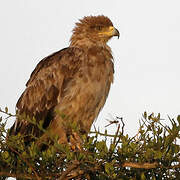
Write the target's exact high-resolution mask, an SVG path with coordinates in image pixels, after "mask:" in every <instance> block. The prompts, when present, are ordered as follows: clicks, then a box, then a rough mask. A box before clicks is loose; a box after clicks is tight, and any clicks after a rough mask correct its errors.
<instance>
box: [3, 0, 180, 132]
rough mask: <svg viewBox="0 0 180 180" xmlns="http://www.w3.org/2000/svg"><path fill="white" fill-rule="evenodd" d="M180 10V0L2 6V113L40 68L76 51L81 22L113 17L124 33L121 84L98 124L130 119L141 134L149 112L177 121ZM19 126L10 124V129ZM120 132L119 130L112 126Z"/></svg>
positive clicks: (116, 47)
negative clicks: (73, 44)
mask: <svg viewBox="0 0 180 180" xmlns="http://www.w3.org/2000/svg"><path fill="white" fill-rule="evenodd" d="M179 7H180V4H179V1H178V0H174V1H170V0H169V1H167V0H159V1H158V0H156V1H155V0H151V1H145V0H136V1H134V0H129V1H125V0H124V1H122V0H111V1H105V0H89V1H85V0H75V1H68V0H53V1H52V0H51V1H50V0H38V1H37V0H16V1H12V0H11V1H10V0H6V1H3V0H1V1H0V107H1V108H4V107H5V106H7V107H8V108H9V111H10V112H15V104H16V102H17V100H18V98H19V97H20V95H21V93H22V92H23V91H24V89H25V83H26V82H27V80H28V79H29V76H30V73H31V72H32V71H33V69H34V68H35V66H36V64H37V63H38V62H39V61H40V60H41V59H42V58H43V57H45V56H47V55H49V54H51V53H53V52H55V51H58V50H60V49H62V48H64V47H67V46H69V39H70V36H71V34H72V33H71V30H72V29H73V27H74V24H75V22H77V21H78V19H80V18H82V17H84V16H88V15H102V14H103V15H106V16H108V17H109V18H110V19H111V20H112V22H113V24H114V26H115V27H116V28H117V29H118V30H119V31H120V33H121V37H120V39H119V40H118V39H117V38H113V39H112V40H111V41H110V42H109V46H110V47H111V48H112V52H113V56H114V62H115V81H114V84H113V86H112V87H111V91H110V94H109V97H108V100H107V102H106V105H105V107H104V108H103V110H102V112H101V114H100V116H99V118H98V120H97V122H96V127H100V128H101V129H104V126H105V125H107V124H108V122H107V121H106V120H105V119H106V118H109V119H110V118H111V116H110V115H109V114H111V115H112V116H120V117H123V118H124V121H125V124H126V129H127V132H128V133H130V134H132V135H133V134H134V133H136V132H137V127H138V120H139V118H140V117H141V114H142V113H143V112H144V111H147V112H149V113H151V112H155V113H158V112H160V113H161V114H162V117H163V118H166V117H167V114H169V115H170V116H171V117H174V118H175V117H177V115H178V114H179V110H180V108H179V103H180V98H179V97H180V95H179V93H180V82H179V80H180V70H179V69H180V10H179ZM11 124H12V122H9V126H10V125H11ZM110 129H111V131H115V129H116V126H115V125H114V126H111V128H110Z"/></svg>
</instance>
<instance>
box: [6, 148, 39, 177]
mask: <svg viewBox="0 0 180 180" xmlns="http://www.w3.org/2000/svg"><path fill="white" fill-rule="evenodd" d="M9 148H10V149H11V151H13V152H15V153H16V154H18V156H19V157H20V158H21V159H22V160H23V161H24V162H25V163H26V164H27V165H28V166H29V167H30V168H31V170H32V171H33V172H34V174H35V176H36V179H37V180H41V178H40V177H39V176H38V174H37V173H36V171H35V170H34V168H33V167H32V166H31V164H30V163H29V162H28V161H27V160H26V159H24V158H23V157H22V156H21V154H20V153H19V152H18V151H16V150H15V149H13V148H12V147H10V146H9Z"/></svg>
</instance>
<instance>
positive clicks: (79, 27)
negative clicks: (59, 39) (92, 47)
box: [71, 15, 120, 45]
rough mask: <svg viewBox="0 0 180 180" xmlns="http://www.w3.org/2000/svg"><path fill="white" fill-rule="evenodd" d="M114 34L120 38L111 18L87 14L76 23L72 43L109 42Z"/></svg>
mask: <svg viewBox="0 0 180 180" xmlns="http://www.w3.org/2000/svg"><path fill="white" fill-rule="evenodd" d="M113 36H117V37H118V38H119V36H120V33H119V31H118V30H117V29H116V28H115V27H114V26H113V23H112V22H111V20H110V19H109V18H108V17H106V16H103V15H100V16H86V17H84V18H83V19H80V20H79V22H78V23H76V26H75V28H74V29H73V35H72V37H71V45H77V44H78V43H80V44H81V43H83V42H85V41H86V42H87V41H89V42H93V43H101V44H102V43H105V44H106V43H107V41H108V40H109V39H111V38H112V37H113Z"/></svg>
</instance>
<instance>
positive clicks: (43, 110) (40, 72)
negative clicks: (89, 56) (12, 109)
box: [11, 48, 82, 134]
mask: <svg viewBox="0 0 180 180" xmlns="http://www.w3.org/2000/svg"><path fill="white" fill-rule="evenodd" d="M79 52H80V50H79V49H77V48H65V49H63V50H61V51H58V52H56V53H54V54H52V55H50V56H48V57H46V58H44V59H43V60H41V61H40V62H39V64H38V65H37V66H36V68H35V70H34V71H33V72H32V74H31V76H30V79H29V80H28V82H27V84H26V86H27V87H26V89H25V91H24V93H23V94H22V95H21V97H20V98H19V100H18V102H17V105H16V106H17V110H18V114H23V113H24V114H26V115H28V116H30V118H32V117H35V118H36V120H37V121H40V120H43V127H44V128H46V127H47V126H48V125H49V123H50V121H51V120H52V119H53V116H54V107H55V106H56V105H57V103H58V101H60V99H61V93H62V90H63V88H65V87H64V86H65V85H66V84H67V83H68V80H69V79H71V78H72V76H73V74H74V73H75V71H77V70H78V69H77V68H78V67H77V66H78V63H74V61H77V60H78V59H79V56H80V54H82V53H79ZM31 127H32V125H30V124H29V122H28V121H26V120H19V119H17V120H16V122H15V124H14V127H12V128H11V132H12V133H13V134H16V133H17V132H21V133H22V134H26V133H27V131H28V132H29V131H31V129H32V128H31Z"/></svg>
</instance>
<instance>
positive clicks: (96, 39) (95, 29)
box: [10, 15, 119, 143]
mask: <svg viewBox="0 0 180 180" xmlns="http://www.w3.org/2000/svg"><path fill="white" fill-rule="evenodd" d="M113 36H118V37H119V32H118V30H117V29H116V28H115V27H114V26H113V24H112V22H111V20H110V19H109V18H108V17H106V16H103V15H101V16H87V17H84V18H83V19H81V20H79V22H78V23H76V26H75V28H74V29H73V34H72V37H71V39H70V46H69V47H67V48H64V49H62V50H60V51H58V52H55V53H53V54H51V55H50V56H48V57H46V58H44V59H43V60H41V61H40V62H39V64H38V65H37V66H36V68H35V69H34V71H33V72H32V74H31V76H30V79H29V80H28V82H27V84H26V89H25V91H24V92H23V94H22V95H21V97H20V98H19V100H18V102H17V105H16V107H17V113H18V115H22V114H26V115H27V116H29V117H30V118H33V117H34V118H35V119H36V121H37V122H39V121H41V122H43V124H42V126H43V128H45V129H47V132H48V133H49V134H52V135H57V136H58V137H59V142H60V143H67V142H68V136H69V135H70V131H69V129H68V128H69V125H68V124H69V123H71V122H76V123H77V124H78V125H79V127H80V131H81V132H82V133H88V132H89V130H90V128H91V125H92V123H93V121H94V120H95V118H97V116H98V114H99V112H100V110H101V108H102V107H103V106H104V103H105V101H106V98H107V96H108V93H109V89H110V86H111V83H112V82H113V73H114V67H113V57H112V54H111V49H110V47H109V46H108V45H107V44H106V43H107V42H108V40H109V39H111V38H112V37H113ZM18 133H21V134H23V135H27V136H28V135H29V134H31V133H32V134H33V135H34V136H36V137H40V136H41V137H42V136H47V134H46V135H44V134H43V133H42V132H41V131H40V130H39V129H38V128H37V127H36V126H34V125H33V124H32V123H31V122H29V121H28V120H27V119H26V118H24V119H22V118H17V119H16V121H15V123H14V125H13V126H12V128H11V129H10V134H11V135H16V134H18Z"/></svg>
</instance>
